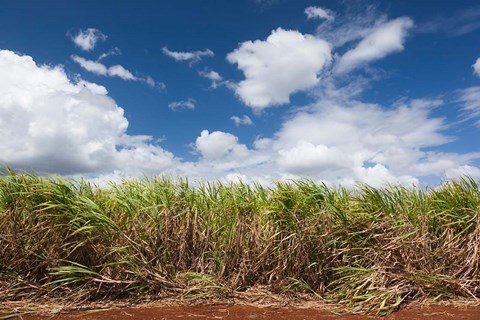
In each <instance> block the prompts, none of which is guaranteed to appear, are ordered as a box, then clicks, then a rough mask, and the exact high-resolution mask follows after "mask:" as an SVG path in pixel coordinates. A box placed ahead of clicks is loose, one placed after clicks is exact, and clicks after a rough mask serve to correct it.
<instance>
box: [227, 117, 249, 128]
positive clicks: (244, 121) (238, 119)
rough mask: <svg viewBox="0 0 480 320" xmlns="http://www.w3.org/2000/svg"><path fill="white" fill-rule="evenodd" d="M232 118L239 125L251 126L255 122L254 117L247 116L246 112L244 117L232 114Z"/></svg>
mask: <svg viewBox="0 0 480 320" xmlns="http://www.w3.org/2000/svg"><path fill="white" fill-rule="evenodd" d="M230 120H232V121H233V122H234V123H235V125H236V126H237V127H238V126H241V125H244V126H250V125H252V124H253V122H252V119H250V117H249V116H247V115H246V114H245V115H243V117H239V116H232V117H231V118H230Z"/></svg>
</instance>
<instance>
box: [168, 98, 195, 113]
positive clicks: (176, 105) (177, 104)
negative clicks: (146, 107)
mask: <svg viewBox="0 0 480 320" xmlns="http://www.w3.org/2000/svg"><path fill="white" fill-rule="evenodd" d="M168 107H169V108H170V109H172V110H173V111H177V110H180V109H189V110H193V109H195V99H192V98H189V99H187V100H180V101H174V102H170V103H169V104H168Z"/></svg>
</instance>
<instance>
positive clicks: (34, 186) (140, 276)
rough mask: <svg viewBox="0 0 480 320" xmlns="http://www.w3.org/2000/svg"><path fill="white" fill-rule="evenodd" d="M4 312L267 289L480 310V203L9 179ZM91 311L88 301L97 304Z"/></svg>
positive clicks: (3, 209)
mask: <svg viewBox="0 0 480 320" xmlns="http://www.w3.org/2000/svg"><path fill="white" fill-rule="evenodd" d="M0 230H1V232H0V303H2V301H7V300H18V299H25V298H34V297H39V296H41V295H43V296H45V295H46V296H51V297H67V298H72V299H74V298H78V297H81V298H82V299H85V300H88V299H90V300H93V299H100V298H109V299H114V298H118V297H135V296H142V295H146V294H156V293H161V292H172V293H175V294H177V295H178V296H189V297H190V296H201V297H204V296H212V295H215V296H218V295H220V296H228V295H229V294H231V293H232V292H234V291H240V290H245V289H246V288H249V287H252V286H255V285H268V286H269V287H270V288H271V290H272V291H273V292H277V293H282V294H296V293H310V294H311V295H312V297H314V298H317V299H318V298H322V299H326V300H327V301H333V302H335V303H338V304H339V305H340V306H342V307H343V308H345V309H346V310H349V311H358V312H367V313H376V314H385V313H388V312H390V311H392V310H395V309H396V308H398V307H399V306H400V305H401V304H405V303H408V302H410V301H413V300H417V299H421V298H431V299H436V300H440V299H451V298H470V299H479V298H480V191H479V184H478V183H477V182H475V181H474V180H472V179H462V180H459V181H451V182H448V183H444V184H442V185H440V186H438V187H437V188H435V189H429V190H420V189H408V188H404V187H388V188H386V189H385V190H379V189H374V188H371V187H369V186H365V185H363V186H359V187H358V188H357V189H355V190H352V191H348V190H345V189H342V188H336V189H332V188H328V187H326V186H325V185H319V184H315V183H313V182H311V181H308V180H303V181H294V182H291V183H277V184H276V185H275V186H274V187H272V188H265V187H262V186H260V185H255V186H249V185H245V184H231V185H226V184H221V183H211V184H202V185H200V186H195V187H192V186H191V185H189V183H188V182H187V181H185V180H178V181H173V180H169V179H153V180H148V179H144V180H140V181H124V182H122V183H119V184H112V185H110V186H109V187H108V188H96V187H95V186H92V185H91V184H89V183H88V182H86V181H68V180H65V179H63V178H44V177H40V176H37V175H33V174H14V173H11V172H10V173H9V174H8V175H5V176H2V177H0ZM85 300H84V301H85Z"/></svg>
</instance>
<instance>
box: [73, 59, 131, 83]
mask: <svg viewBox="0 0 480 320" xmlns="http://www.w3.org/2000/svg"><path fill="white" fill-rule="evenodd" d="M72 60H73V61H74V62H76V63H78V64H79V65H80V66H81V67H82V68H83V69H85V70H87V71H90V72H92V73H95V74H97V75H101V76H109V77H119V78H122V79H123V80H138V78H137V77H135V76H134V75H133V74H132V73H131V72H130V71H128V70H127V69H125V68H124V67H122V66H121V65H114V66H111V67H107V66H105V65H104V64H103V63H100V62H97V61H92V60H87V59H85V58H82V57H79V56H76V55H72Z"/></svg>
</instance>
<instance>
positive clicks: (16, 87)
mask: <svg viewBox="0 0 480 320" xmlns="http://www.w3.org/2000/svg"><path fill="white" fill-rule="evenodd" d="M0 74H2V75H3V76H2V77H0V163H1V164H5V165H8V166H11V167H12V168H14V169H27V170H28V169H34V170H36V171H38V172H41V173H60V174H67V175H72V176H75V177H78V176H80V175H83V176H86V177H88V178H91V179H93V180H94V181H97V182H102V181H104V180H105V179H121V178H128V177H132V176H134V177H135V176H136V177H141V176H143V175H147V176H151V175H157V174H164V175H180V176H188V177H189V178H190V179H191V180H192V181H200V180H218V179H222V180H224V181H238V180H242V181H246V182H252V181H256V182H260V183H265V184H269V183H271V182H272V181H274V180H285V179H292V178H299V177H304V176H307V177H310V178H312V179H314V180H315V181H323V182H326V183H328V184H337V183H342V184H345V185H347V186H348V185H353V184H355V183H356V182H366V183H370V184H372V185H374V186H382V185H384V184H385V183H402V184H406V185H411V184H418V183H419V181H421V178H422V177H431V176H437V177H444V176H447V177H457V176H460V175H462V174H464V173H466V174H470V175H472V176H473V177H476V176H478V174H479V170H480V169H479V168H478V167H477V166H475V161H478V159H480V153H479V152H477V153H473V152H472V153H465V154H460V153H453V152H451V153H445V152H439V151H435V149H436V147H438V146H441V145H443V144H446V143H448V142H451V141H452V140H453V138H452V137H449V136H447V135H446V134H445V129H446V127H447V124H446V120H445V119H443V118H436V117H434V116H433V115H432V111H433V110H434V109H435V108H437V107H438V106H439V105H441V104H442V101H439V100H425V99H424V100H402V101H400V102H397V103H395V104H394V105H393V106H381V105H378V104H367V103H362V102H360V101H357V100H355V99H352V98H351V97H350V96H348V95H347V94H346V93H345V92H347V91H348V90H347V91H344V90H340V89H337V90H338V93H337V94H329V95H323V96H322V95H319V100H318V101H317V102H316V103H315V104H312V105H310V106H304V107H302V108H299V109H296V110H292V111H291V113H290V114H289V116H288V118H286V119H284V120H283V123H282V124H281V126H280V129H279V130H277V131H276V132H275V133H274V134H273V135H271V136H268V137H259V138H257V139H256V140H255V141H254V143H253V146H252V147H249V146H247V144H244V143H242V142H241V141H240V139H239V138H238V137H237V136H235V135H233V134H231V133H227V132H221V131H213V132H211V131H208V130H203V131H202V132H201V133H200V135H199V136H198V137H197V138H196V140H195V141H194V143H193V148H194V150H195V151H196V152H197V153H198V155H199V158H198V160H196V161H181V160H180V159H178V158H176V157H175V156H174V155H173V154H171V153H169V152H168V151H165V150H164V149H162V148H161V147H160V146H158V145H157V144H155V143H153V142H152V138H151V137H149V136H131V135H128V134H127V128H128V121H127V119H126V118H125V116H124V114H123V109H122V108H120V107H119V106H117V105H116V103H115V101H114V100H113V99H112V98H110V97H109V96H108V92H107V90H106V89H105V88H104V87H102V86H100V85H97V84H93V83H89V82H86V81H84V80H81V79H79V80H78V81H77V82H72V81H71V80H70V79H69V78H68V77H67V75H66V74H65V72H64V70H63V69H62V68H61V67H49V66H38V65H36V64H35V62H34V61H33V59H32V58H31V57H29V56H20V55H18V54H15V53H13V52H11V51H5V50H4V51H0ZM468 89H470V90H466V91H465V94H466V97H469V98H470V99H472V100H475V99H476V98H475V97H476V95H477V94H480V93H479V92H480V89H478V87H473V88H468ZM329 90H330V91H335V88H329ZM187 101H188V100H187ZM476 101H480V100H479V99H477V100H476ZM472 103H473V102H472ZM465 108H467V107H465ZM469 108H471V109H472V110H477V109H475V108H476V107H475V105H472V106H470V107H469ZM469 110H470V109H469ZM239 118H240V117H239ZM240 119H241V118H240ZM192 140H193V139H192Z"/></svg>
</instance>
